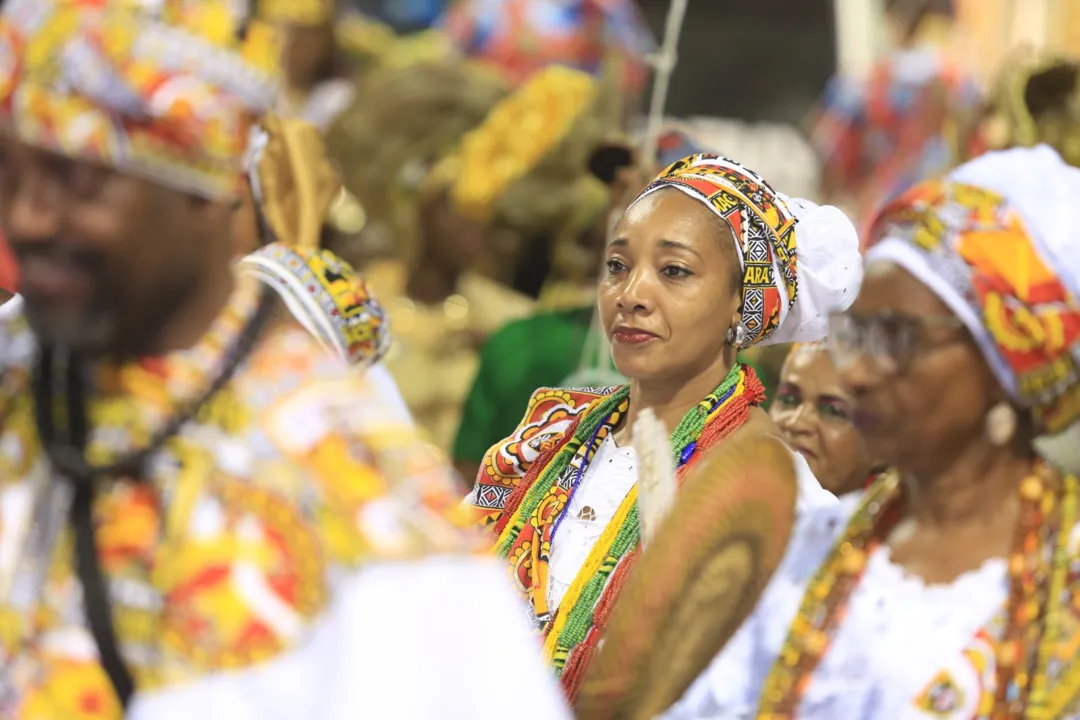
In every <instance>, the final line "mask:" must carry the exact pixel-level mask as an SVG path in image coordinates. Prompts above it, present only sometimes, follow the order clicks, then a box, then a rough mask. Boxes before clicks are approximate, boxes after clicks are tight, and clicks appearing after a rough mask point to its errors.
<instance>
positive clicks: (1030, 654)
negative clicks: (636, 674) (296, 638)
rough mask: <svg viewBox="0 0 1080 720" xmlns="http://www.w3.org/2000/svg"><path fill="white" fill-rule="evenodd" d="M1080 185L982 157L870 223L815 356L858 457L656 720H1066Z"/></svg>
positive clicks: (1079, 533) (1079, 334) (1047, 157)
mask: <svg viewBox="0 0 1080 720" xmlns="http://www.w3.org/2000/svg"><path fill="white" fill-rule="evenodd" d="M1077 198H1080V170H1076V169H1074V168H1071V167H1069V166H1067V165H1065V163H1063V162H1062V161H1061V159H1060V158H1059V157H1058V156H1057V155H1056V154H1055V153H1054V152H1053V151H1052V150H1051V149H1049V148H1048V147H1045V146H1040V147H1037V148H1034V149H1015V150H1009V151H1005V152H999V153H991V154H988V155H984V156H982V157H981V158H979V159H976V160H974V161H972V162H970V163H968V164H966V165H963V166H961V167H959V168H958V169H956V170H955V171H953V172H952V174H950V175H949V176H948V177H946V178H945V179H944V180H935V181H930V182H925V183H923V184H921V185H918V186H916V187H915V188H913V189H912V190H911V191H909V192H908V193H906V194H905V195H903V196H902V197H901V198H900V199H899V200H898V201H897V202H895V203H894V204H893V205H892V206H891V207H889V208H887V209H886V210H885V212H884V213H883V215H882V216H881V217H880V218H879V220H878V222H877V223H876V224H875V227H874V232H873V234H872V236H871V238H870V241H871V247H870V249H869V251H868V252H867V254H866V257H865V264H866V275H865V280H864V283H863V286H862V289H861V291H860V294H859V297H858V298H857V299H856V301H855V303H854V305H853V306H852V307H851V308H850V309H849V310H848V311H847V312H845V313H844V314H841V315H838V316H834V317H833V318H832V322H831V328H830V334H829V345H830V350H831V352H832V355H833V357H834V359H835V361H836V363H837V365H838V367H839V368H840V369H841V373H842V375H843V379H844V381H845V383H846V384H847V385H848V386H849V388H850V389H851V392H852V395H853V397H854V406H855V410H854V417H855V422H856V424H857V425H858V426H859V428H860V429H861V431H862V433H863V436H864V437H865V439H866V442H867V445H868V447H869V449H870V451H871V453H872V454H873V456H874V457H878V458H881V459H883V460H885V461H887V462H889V464H890V465H891V466H892V467H893V468H894V471H893V472H890V473H888V474H887V475H885V476H884V477H883V478H882V479H880V480H878V481H877V482H876V483H875V484H874V485H873V486H872V487H871V488H870V489H868V490H867V492H866V493H863V494H857V495H850V496H847V497H845V498H843V499H842V500H841V502H840V503H839V505H837V506H832V507H823V508H820V509H817V510H815V511H814V512H812V513H809V514H807V515H806V516H804V517H803V518H802V519H801V521H800V523H799V526H798V528H797V529H796V531H795V533H794V534H793V536H792V541H791V543H790V545H789V547H788V551H787V554H786V557H785V559H784V561H783V563H782V564H781V566H780V568H779V569H778V571H777V573H776V574H775V575H774V576H773V578H772V580H771V582H770V586H769V588H768V589H767V590H766V592H765V594H764V595H763V597H762V600H761V602H760V603H759V604H758V607H757V608H756V610H755V612H754V614H753V615H752V617H751V619H750V620H749V621H748V622H747V623H746V624H745V625H744V626H743V627H742V628H741V629H740V631H739V633H738V634H737V635H736V636H735V638H733V640H732V642H730V643H729V644H728V645H727V646H726V648H725V650H724V651H723V652H722V653H721V655H720V656H719V657H718V658H717V659H716V660H714V662H713V664H712V666H711V667H710V669H709V670H708V671H707V672H706V673H705V675H704V676H703V677H701V678H699V679H698V681H697V682H696V683H695V684H694V686H692V687H691V688H690V690H689V691H688V692H687V693H686V694H685V695H684V697H683V698H682V700H681V701H680V702H679V703H678V704H676V706H675V707H674V708H673V709H672V710H670V711H669V713H668V715H667V718H669V719H671V718H715V717H751V716H753V717H763V718H780V717H785V718H786V717H803V718H811V717H812V718H829V720H845V719H850V720H855V719H856V718H857V719H858V720H864V719H868V718H869V719H874V718H882V719H884V718H888V719H890V720H892V719H893V718H965V720H967V719H970V718H1062V717H1078V716H1080V653H1078V652H1077V651H1078V648H1080V549H1078V540H1080V525H1078V524H1077V520H1078V515H1077V513H1078V510H1080V508H1078V506H1077V481H1076V478H1075V477H1071V476H1062V475H1061V474H1059V473H1057V472H1055V471H1053V470H1052V469H1051V468H1049V467H1048V466H1046V465H1045V464H1044V463H1043V462H1042V461H1041V460H1040V458H1039V457H1038V456H1037V455H1036V452H1035V451H1034V450H1033V449H1032V440H1033V438H1035V436H1036V435H1037V434H1039V433H1042V432H1064V431H1067V430H1068V429H1070V427H1071V426H1073V424H1074V421H1075V420H1077V418H1078V417H1080V368H1078V362H1080V302H1078V301H1077V290H1078V284H1080V258H1078V254H1077V253H1076V247H1077V246H1076V240H1075V238H1076V231H1075V227H1076V223H1075V211H1074V209H1073V207H1074V203H1075V202H1076V199H1077Z"/></svg>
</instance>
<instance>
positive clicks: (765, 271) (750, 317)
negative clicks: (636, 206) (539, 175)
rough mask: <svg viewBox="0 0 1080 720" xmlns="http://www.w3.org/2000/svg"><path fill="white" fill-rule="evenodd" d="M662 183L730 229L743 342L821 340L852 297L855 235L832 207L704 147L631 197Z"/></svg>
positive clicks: (857, 271)
mask: <svg viewBox="0 0 1080 720" xmlns="http://www.w3.org/2000/svg"><path fill="white" fill-rule="evenodd" d="M665 188H673V189H676V190H679V191H680V192H682V193H684V194H686V195H688V196H690V197H692V198H694V199H696V200H698V201H700V202H702V203H703V204H705V206H706V207H708V208H709V209H710V210H712V211H713V212H714V213H715V214H716V215H717V216H718V217H719V218H720V219H722V220H723V221H724V222H725V223H727V225H728V227H729V228H730V229H731V232H732V235H733V236H734V238H735V244H736V251H737V252H736V254H737V256H738V258H739V265H740V267H741V269H742V275H743V287H742V301H743V302H742V324H743V325H745V326H746V329H747V339H746V341H745V343H744V344H743V347H744V348H746V347H750V346H752V345H755V344H776V343H782V342H792V341H806V340H818V339H821V338H822V337H824V335H825V330H826V327H827V324H828V315H829V313H830V312H835V311H837V310H842V309H846V308H847V307H848V306H850V305H851V303H852V302H854V300H855V296H856V295H857V294H858V289H859V283H860V282H861V280H862V268H861V264H860V261H859V254H858V237H857V236H856V234H855V228H854V227H853V226H852V224H851V221H850V220H848V219H847V217H845V216H844V214H843V213H842V212H840V211H839V210H837V209H836V208H834V207H831V206H827V205H826V206H821V207H819V206H817V205H815V204H814V203H811V202H809V201H806V200H800V199H798V198H788V197H787V196H785V195H782V194H780V193H777V192H776V191H774V190H773V189H772V188H771V187H770V186H769V184H768V183H767V182H765V180H764V179H763V178H762V177H761V176H759V175H758V174H757V173H755V172H754V171H752V170H750V169H749V168H746V167H744V166H743V165H740V164H739V163H737V162H735V161H734V160H729V159H727V158H722V157H720V156H718V155H711V154H707V153H700V154H697V155H691V156H689V157H687V158H684V159H682V160H679V161H678V162H676V163H674V164H673V165H671V166H670V167H668V168H667V169H666V170H664V171H663V172H662V173H660V175H659V177H657V178H656V180H654V181H653V182H652V184H650V185H649V186H648V187H647V188H645V190H643V191H642V192H641V194H640V195H639V196H638V198H637V200H635V201H634V202H635V203H636V202H638V201H640V200H641V199H642V198H644V197H647V196H648V195H651V194H652V193H654V192H656V191H658V190H663V189H665ZM796 227H798V239H796Z"/></svg>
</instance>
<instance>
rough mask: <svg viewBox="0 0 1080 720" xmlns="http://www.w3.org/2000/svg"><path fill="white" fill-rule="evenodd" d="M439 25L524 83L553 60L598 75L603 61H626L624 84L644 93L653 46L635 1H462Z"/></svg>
mask: <svg viewBox="0 0 1080 720" xmlns="http://www.w3.org/2000/svg"><path fill="white" fill-rule="evenodd" d="M438 25H439V26H440V27H441V28H442V29H443V30H445V31H446V33H447V34H448V35H449V36H450V37H451V39H452V40H453V41H454V44H455V45H456V46H457V47H458V48H459V49H460V50H461V52H462V53H463V54H464V55H466V56H467V57H473V58H477V59H480V60H484V61H486V62H488V63H490V64H491V65H493V66H495V67H497V68H499V69H500V70H501V71H502V72H503V73H504V74H505V75H506V77H507V78H508V79H509V80H510V81H511V82H513V83H515V84H517V83H521V82H524V81H525V80H527V79H528V78H529V77H531V76H532V75H533V74H534V73H536V72H537V71H539V70H540V69H542V68H544V67H546V66H548V65H568V66H570V67H573V68H576V69H578V70H582V71H584V72H587V73H589V74H591V75H598V74H599V73H600V71H601V65H602V63H603V61H604V60H605V59H607V58H610V57H616V58H618V59H619V60H620V62H621V68H622V76H621V77H622V80H623V82H622V86H623V89H624V90H625V91H627V92H630V93H635V92H639V91H640V90H641V89H642V88H643V87H644V85H645V81H646V80H647V78H648V68H647V65H646V58H647V57H648V56H649V54H650V53H651V52H653V50H654V49H655V42H654V40H653V37H652V34H651V32H650V31H649V27H648V25H647V24H646V23H645V21H644V19H643V18H642V16H641V13H640V11H639V10H638V9H637V7H636V3H634V2H633V1H632V0H571V1H570V2H567V1H566V0H465V1H464V2H456V3H453V4H452V5H451V7H450V9H449V10H448V11H447V12H446V15H445V16H444V17H443V18H442V19H441V20H439V21H438Z"/></svg>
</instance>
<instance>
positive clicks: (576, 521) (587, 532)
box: [548, 436, 837, 609]
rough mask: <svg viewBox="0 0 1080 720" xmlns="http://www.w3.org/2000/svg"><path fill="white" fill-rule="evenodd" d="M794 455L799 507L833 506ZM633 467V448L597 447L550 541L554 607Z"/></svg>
mask: <svg viewBox="0 0 1080 720" xmlns="http://www.w3.org/2000/svg"><path fill="white" fill-rule="evenodd" d="M792 457H793V459H794V461H795V470H796V477H797V479H798V483H799V494H798V498H797V511H798V512H799V513H803V512H807V511H809V510H810V509H812V508H816V507H822V506H829V505H835V504H836V502H837V500H836V497H835V496H833V495H832V493H830V492H828V491H827V490H825V489H823V488H822V487H821V484H820V483H818V481H817V478H815V477H814V474H813V473H812V472H811V471H810V466H809V465H807V464H806V460H805V459H803V457H802V455H798V454H795V453H792ZM636 468H637V453H635V452H634V449H633V448H622V447H618V446H617V445H616V444H615V441H614V440H613V439H612V438H611V436H608V437H607V438H605V439H604V440H603V442H601V443H600V447H598V448H597V449H596V454H595V455H594V456H593V459H592V461H591V462H590V463H589V465H588V467H587V468H586V470H585V473H584V475H583V477H582V478H581V484H580V485H578V488H577V491H576V492H575V493H574V496H573V497H572V498H571V500H570V505H569V507H568V508H567V510H566V515H565V516H564V517H563V520H562V523H561V524H560V525H559V532H558V533H557V534H556V536H555V540H554V542H553V543H552V546H551V562H550V571H549V577H548V605H549V607H551V608H552V609H555V608H558V607H559V603H560V602H562V599H563V596H564V595H565V594H566V591H567V590H568V589H569V588H570V585H571V584H573V582H574V578H575V577H576V576H577V574H578V572H580V571H581V568H582V567H583V566H584V565H585V559H586V558H587V557H588V555H589V551H590V550H592V548H593V546H594V545H595V544H596V542H597V541H598V540H599V539H600V535H601V533H603V532H604V529H605V528H606V527H607V525H608V523H610V522H611V521H612V520H613V519H614V517H615V512H616V511H617V510H618V508H619V505H620V503H622V501H623V499H624V498H625V497H626V495H627V493H629V492H630V489H631V488H633V487H634V483H636V482H637V469H636Z"/></svg>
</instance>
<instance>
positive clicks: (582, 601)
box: [537, 363, 743, 674]
mask: <svg viewBox="0 0 1080 720" xmlns="http://www.w3.org/2000/svg"><path fill="white" fill-rule="evenodd" d="M742 372H743V371H742V366H741V365H740V364H739V363H735V365H733V366H732V368H731V370H730V371H729V372H728V374H727V376H726V377H725V378H724V380H723V382H721V383H720V385H719V386H718V387H717V388H716V389H715V390H713V391H712V393H710V394H709V395H708V396H707V397H706V398H705V399H704V400H702V401H701V402H700V403H698V404H697V405H695V406H694V407H693V408H691V409H690V410H689V411H688V412H687V413H686V414H685V415H683V418H682V420H681V421H680V422H679V424H678V425H677V426H676V427H675V431H674V432H673V433H672V434H671V452H672V456H673V457H674V459H675V462H676V466H677V467H680V468H681V467H683V466H685V465H686V463H687V462H689V460H690V458H691V457H692V456H693V450H694V449H696V447H695V448H691V446H696V444H697V440H698V438H699V437H701V432H702V430H704V429H705V425H706V423H707V422H708V419H709V417H710V416H711V415H713V414H714V413H716V412H717V411H718V410H720V409H721V408H722V406H723V405H724V404H725V401H727V400H729V399H730V398H732V397H734V394H735V393H734V391H735V389H736V387H737V385H738V383H739V380H740V379H741V378H742ZM597 415H599V416H600V417H604V418H605V419H607V418H606V417H605V415H604V414H602V413H600V412H597ZM584 425H585V422H584V421H583V422H582V426H584ZM594 429H595V428H594ZM582 436H584V438H588V437H590V436H591V433H590V434H588V435H586V434H585V433H583V432H582V427H580V426H579V428H578V432H577V433H575V439H579V438H582ZM580 445H581V443H580V442H579V443H578V447H580ZM688 450H689V452H687V451H688ZM564 467H565V466H564ZM582 472H584V468H583V469H582ZM555 477H558V475H556V476H555ZM544 479H545V480H546V478H544ZM540 484H541V483H537V485H540ZM545 485H546V483H545ZM541 496H542V495H541ZM563 512H566V508H564V509H563ZM640 531H641V527H640V523H639V520H638V508H637V506H636V505H635V507H633V508H632V509H631V510H630V512H629V514H628V515H627V517H626V520H625V521H624V522H623V525H622V527H621V528H619V532H618V534H617V535H616V536H615V540H614V542H613V543H612V545H611V550H610V552H609V553H608V555H607V557H606V558H605V559H604V562H603V564H602V565H601V566H600V569H599V571H598V572H597V573H596V575H594V576H593V577H592V578H591V579H590V580H589V582H588V584H587V585H586V586H585V588H584V590H583V591H582V593H581V596H580V598H579V599H578V601H577V602H576V603H574V606H573V607H572V608H570V611H569V612H570V614H569V616H568V617H567V619H566V625H565V626H564V627H563V630H562V632H561V633H560V634H559V638H558V642H557V645H556V647H557V650H556V653H557V657H559V658H561V659H560V660H559V661H557V663H556V672H557V673H559V674H561V672H562V667H563V663H564V661H565V653H564V652H563V651H564V650H565V651H566V652H568V651H569V650H570V649H572V648H574V647H576V646H577V645H578V644H580V643H581V642H582V641H584V640H585V637H586V635H587V634H588V632H589V629H590V628H591V627H592V625H593V611H594V609H595V607H596V603H597V601H598V600H599V599H600V596H601V595H602V594H603V592H604V587H605V586H606V584H607V580H608V578H609V577H610V576H611V573H612V572H613V571H614V570H615V567H616V566H617V565H618V564H619V562H620V561H621V560H622V559H623V557H624V556H625V555H626V553H627V552H629V551H630V550H631V549H632V548H634V547H635V546H636V545H637V543H638V540H639V537H640Z"/></svg>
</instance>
